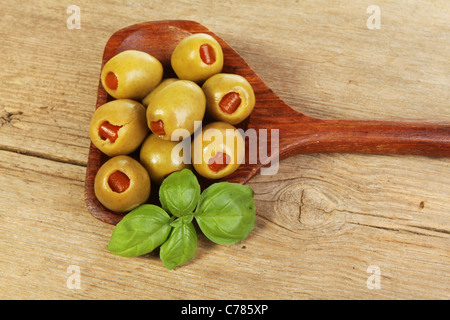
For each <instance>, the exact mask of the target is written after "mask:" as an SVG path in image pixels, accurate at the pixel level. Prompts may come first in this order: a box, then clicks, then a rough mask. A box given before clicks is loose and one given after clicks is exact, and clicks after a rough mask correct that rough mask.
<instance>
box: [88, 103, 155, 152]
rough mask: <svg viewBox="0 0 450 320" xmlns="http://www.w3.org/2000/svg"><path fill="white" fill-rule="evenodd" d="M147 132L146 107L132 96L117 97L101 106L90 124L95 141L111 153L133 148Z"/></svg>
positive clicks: (92, 137)
mask: <svg viewBox="0 0 450 320" xmlns="http://www.w3.org/2000/svg"><path fill="white" fill-rule="evenodd" d="M147 134H148V126H147V119H146V114H145V107H144V106H143V105H142V104H140V103H139V102H136V101H133V100H129V99H120V100H113V101H110V102H107V103H105V104H104V105H102V106H100V107H98V108H97V110H95V112H94V114H93V116H92V119H91V124H90V126H89V135H90V137H91V141H92V143H93V144H94V145H95V146H96V147H97V148H98V149H100V151H102V152H103V153H105V154H107V155H108V156H111V157H112V156H117V155H121V154H128V153H131V152H133V151H134V150H136V149H137V148H138V147H139V145H140V144H141V143H142V141H144V139H145V137H146V136H147Z"/></svg>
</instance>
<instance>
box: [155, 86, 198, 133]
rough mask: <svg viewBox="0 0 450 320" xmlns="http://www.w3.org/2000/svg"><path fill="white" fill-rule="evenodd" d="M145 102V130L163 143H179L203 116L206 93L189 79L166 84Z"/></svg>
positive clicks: (192, 131)
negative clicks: (147, 129) (156, 136)
mask: <svg viewBox="0 0 450 320" xmlns="http://www.w3.org/2000/svg"><path fill="white" fill-rule="evenodd" d="M148 103H149V104H148V107H147V124H148V127H149V128H150V129H151V131H152V132H153V133H154V134H156V135H158V137H160V138H161V139H164V140H172V141H179V140H182V139H184V138H186V137H188V136H190V135H191V134H193V133H194V131H195V130H196V129H197V128H198V127H199V126H200V123H201V121H202V120H203V116H204V115H205V108H206V101H205V94H204V93H203V90H202V88H200V87H199V86H198V85H197V84H196V83H195V82H192V81H189V80H177V81H174V82H172V83H169V84H167V85H166V86H165V87H164V88H162V89H161V90H159V92H157V93H156V94H155V95H154V96H153V97H152V98H151V99H149V102H148ZM177 129H181V130H177Z"/></svg>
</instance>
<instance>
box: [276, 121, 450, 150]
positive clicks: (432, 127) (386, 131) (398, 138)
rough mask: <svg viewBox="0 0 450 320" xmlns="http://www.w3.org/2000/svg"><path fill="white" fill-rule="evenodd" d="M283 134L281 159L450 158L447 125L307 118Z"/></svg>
mask: <svg viewBox="0 0 450 320" xmlns="http://www.w3.org/2000/svg"><path fill="white" fill-rule="evenodd" d="M283 131H284V132H283V133H286V134H287V135H285V136H284V137H283V134H282V133H281V132H280V156H281V157H283V158H284V157H285V156H286V157H287V156H291V155H294V154H305V153H331V152H338V153H366V154H403V155H422V156H431V157H450V122H442V121H408V120H405V121H364V120H325V119H310V121H307V122H303V123H301V124H300V123H299V125H298V126H297V127H294V126H292V127H291V130H289V131H286V130H283ZM289 140H290V141H291V142H290V143H289V142H288V141H289ZM293 142H294V143H293ZM283 144H284V147H283ZM283 149H284V150H283ZM283 151H284V152H283Z"/></svg>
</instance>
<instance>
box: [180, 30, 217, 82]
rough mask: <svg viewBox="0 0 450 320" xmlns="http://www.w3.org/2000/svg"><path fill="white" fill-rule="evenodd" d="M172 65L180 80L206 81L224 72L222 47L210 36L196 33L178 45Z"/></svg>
mask: <svg viewBox="0 0 450 320" xmlns="http://www.w3.org/2000/svg"><path fill="white" fill-rule="evenodd" d="M171 64H172V68H173V70H174V71H175V73H176V74H177V76H178V78H180V79H186V80H191V81H195V82H200V81H204V80H206V79H208V78H209V77H211V76H212V75H214V74H216V73H219V72H221V71H222V67H223V52H222V47H221V46H220V44H219V43H218V42H217V40H216V39H214V38H213V37H212V36H210V35H209V34H206V33H196V34H193V35H190V36H188V37H186V38H184V39H182V40H181V41H180V42H179V43H178V45H177V47H176V48H175V50H174V51H173V53H172V57H171Z"/></svg>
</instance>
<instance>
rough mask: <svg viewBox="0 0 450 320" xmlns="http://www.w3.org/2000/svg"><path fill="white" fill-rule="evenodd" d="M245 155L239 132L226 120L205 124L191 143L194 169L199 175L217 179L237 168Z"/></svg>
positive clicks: (242, 140)
mask: <svg viewBox="0 0 450 320" xmlns="http://www.w3.org/2000/svg"><path fill="white" fill-rule="evenodd" d="M244 155H245V145H244V139H243V137H242V135H241V133H240V132H239V131H238V130H237V129H236V128H235V127H234V126H232V125H231V124H229V123H226V122H212V123H210V124H208V125H206V126H205V127H204V128H203V130H202V132H201V134H198V135H197V136H196V137H195V138H194V141H193V142H192V145H191V157H192V163H193V166H194V169H195V170H196V171H197V172H198V174H200V175H201V176H203V177H205V178H209V179H219V178H223V177H225V176H228V175H229V174H231V173H233V172H234V171H236V170H237V168H238V167H239V165H240V164H241V163H242V162H243V160H244Z"/></svg>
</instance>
